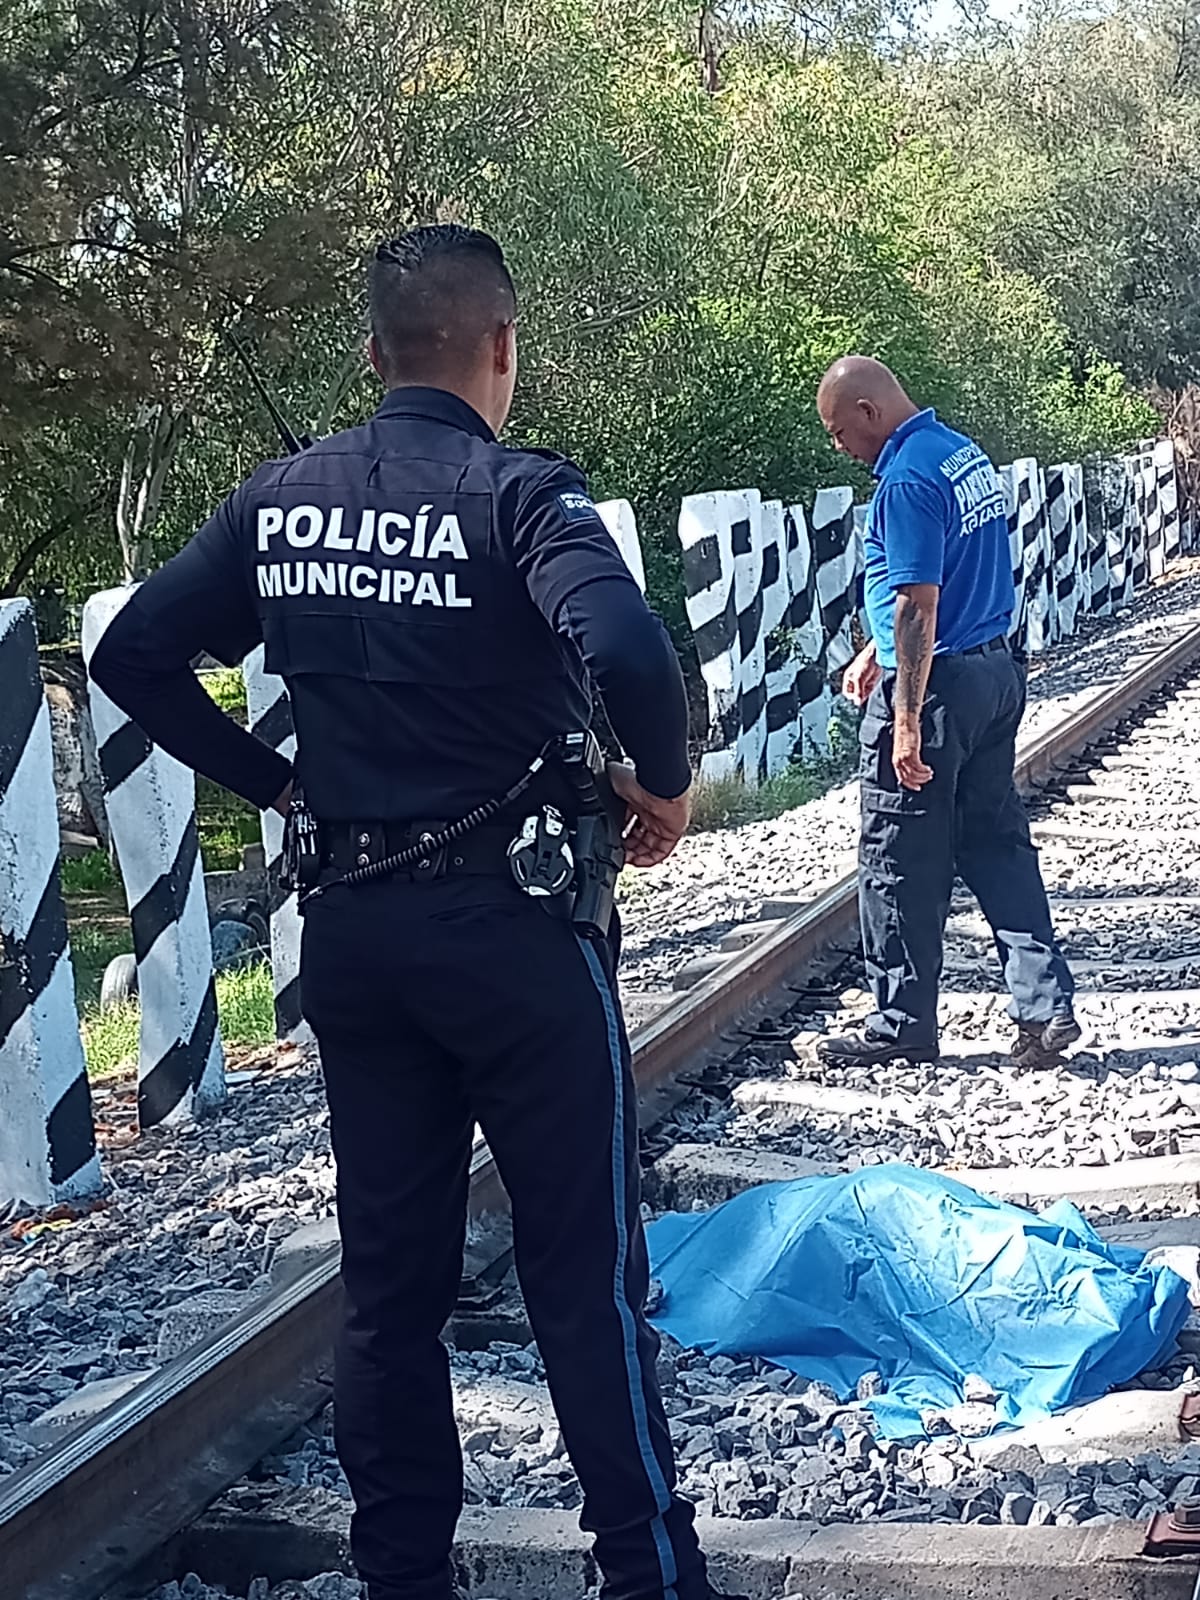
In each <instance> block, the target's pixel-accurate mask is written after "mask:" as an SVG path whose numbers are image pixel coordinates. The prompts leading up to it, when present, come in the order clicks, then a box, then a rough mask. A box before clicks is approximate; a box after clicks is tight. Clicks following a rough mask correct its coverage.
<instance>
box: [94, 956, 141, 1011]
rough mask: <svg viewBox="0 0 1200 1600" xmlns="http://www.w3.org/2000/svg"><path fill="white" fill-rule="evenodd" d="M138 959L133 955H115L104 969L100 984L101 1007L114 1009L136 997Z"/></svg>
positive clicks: (106, 1009) (102, 1008) (102, 1009)
mask: <svg viewBox="0 0 1200 1600" xmlns="http://www.w3.org/2000/svg"><path fill="white" fill-rule="evenodd" d="M137 992H138V972H137V961H136V960H135V958H134V957H133V956H132V955H123V956H114V957H113V958H112V960H111V961H110V962H109V963H108V965H107V966H106V967H105V969H104V977H103V980H102V981H101V984H100V1009H101V1011H112V1010H114V1009H115V1008H116V1007H117V1006H123V1005H124V1004H125V1003H126V1002H127V1001H129V1000H132V999H134V998H135V997H136V995H137Z"/></svg>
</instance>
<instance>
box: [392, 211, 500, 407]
mask: <svg viewBox="0 0 1200 1600" xmlns="http://www.w3.org/2000/svg"><path fill="white" fill-rule="evenodd" d="M368 293H369V300H370V310H371V332H372V333H373V334H374V335H375V342H376V345H377V346H378V349H379V355H380V359H381V361H382V363H383V367H384V370H385V373H386V376H387V377H388V378H392V379H398V380H400V379H406V380H408V381H410V382H411V381H413V380H417V381H419V380H420V379H422V378H433V377H439V376H445V375H448V374H454V373H458V372H461V371H462V370H463V369H465V368H467V367H469V366H470V365H471V364H472V362H474V361H475V360H476V359H477V358H478V355H479V348H480V346H481V344H482V343H483V341H484V340H485V339H486V338H487V337H488V336H489V335H490V334H493V333H495V332H496V331H497V330H498V329H499V328H502V327H503V326H504V324H505V323H506V322H511V321H512V319H513V317H514V316H515V315H516V310H517V295H516V290H515V289H514V288H513V281H512V278H511V276H510V274H509V271H508V267H507V266H506V265H505V262H504V252H503V251H502V250H501V248H500V246H499V245H498V244H497V243H496V241H495V239H493V238H492V237H491V235H490V234H486V233H481V232H480V230H479V229H478V228H462V227H459V226H458V225H457V224H452V223H443V224H439V225H438V226H430V227H423V228H410V229H409V230H408V232H407V233H402V234H400V235H399V236H398V237H397V238H395V239H385V240H384V241H383V242H382V243H381V244H380V245H379V246H378V247H377V248H376V251H375V257H374V260H373V261H372V262H371V265H370V270H369V273H368Z"/></svg>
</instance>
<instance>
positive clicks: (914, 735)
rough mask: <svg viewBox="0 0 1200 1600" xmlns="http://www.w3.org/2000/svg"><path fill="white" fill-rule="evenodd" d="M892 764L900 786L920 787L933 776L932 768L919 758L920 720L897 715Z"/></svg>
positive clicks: (908, 787)
mask: <svg viewBox="0 0 1200 1600" xmlns="http://www.w3.org/2000/svg"><path fill="white" fill-rule="evenodd" d="M892 766H893V767H894V768H895V771H896V776H897V778H898V779H899V780H900V783H901V786H902V787H903V788H905V789H920V788H922V787H923V786H924V785H925V784H927V783H928V782H929V780H930V778H932V777H933V768H932V767H928V766H926V765H925V763H924V761H922V760H921V721H920V718H919V717H914V718H913V719H912V720H911V721H909V720H907V719H904V720H902V719H901V718H899V717H897V719H896V731H895V733H894V734H893V735H892Z"/></svg>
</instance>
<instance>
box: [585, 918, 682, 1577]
mask: <svg viewBox="0 0 1200 1600" xmlns="http://www.w3.org/2000/svg"><path fill="white" fill-rule="evenodd" d="M579 948H580V949H581V950H582V951H583V957H584V960H585V961H586V962H587V965H588V971H589V972H590V974H591V977H592V982H593V983H594V984H595V985H596V991H597V993H598V994H599V996H600V1003H601V1005H602V1006H603V1007H604V1022H605V1027H606V1029H607V1033H608V1052H609V1058H610V1060H611V1062H612V1069H613V1222H614V1225H615V1227H616V1234H617V1260H616V1267H615V1269H614V1272H613V1299H614V1301H615V1303H616V1308H617V1313H618V1315H619V1317H620V1319H621V1335H622V1344H623V1348H624V1353H625V1370H626V1373H627V1374H628V1378H629V1400H630V1405H631V1407H632V1410H633V1422H634V1429H635V1432H636V1434H637V1442H638V1452H639V1454H640V1456H641V1460H642V1466H643V1467H644V1468H645V1472H646V1476H647V1478H648V1479H649V1482H650V1488H651V1490H652V1492H653V1494H654V1503H655V1504H656V1505H657V1507H658V1510H659V1515H658V1516H657V1517H655V1518H654V1520H653V1522H652V1523H651V1524H650V1531H651V1535H652V1536H653V1539H654V1546H655V1549H656V1550H657V1552H658V1560H659V1567H660V1569H661V1572H662V1581H663V1600H677V1596H676V1591H675V1587H674V1585H675V1580H676V1577H677V1569H676V1564H675V1552H674V1550H673V1549H672V1547H671V1540H670V1536H669V1535H668V1533H667V1525H666V1523H665V1522H664V1520H663V1516H662V1513H664V1512H665V1511H666V1510H667V1508H668V1507H669V1506H670V1504H671V1493H670V1490H669V1489H668V1488H667V1481H666V1478H665V1477H664V1476H663V1470H662V1467H661V1466H660V1465H659V1461H658V1457H657V1456H656V1455H655V1454H654V1446H653V1444H652V1443H651V1440H650V1425H649V1420H648V1418H647V1415H646V1392H645V1388H644V1380H643V1377H642V1368H641V1363H640V1362H639V1360H638V1355H637V1323H636V1320H635V1318H634V1314H633V1307H632V1306H631V1305H630V1304H629V1299H628V1296H627V1294H626V1290H625V1266H626V1261H627V1259H628V1254H629V1218H628V1216H627V1214H626V1201H625V1180H626V1176H627V1174H626V1170H625V1136H624V1127H625V1075H624V1071H623V1069H622V1065H621V1033H620V1025H619V1023H618V1020H617V1012H616V1007H615V1006H614V1005H613V997H612V991H611V989H610V988H609V985H608V978H607V976H606V975H605V972H604V968H603V966H602V965H601V963H600V958H599V956H598V955H597V954H596V951H595V949H594V948H593V946H592V945H591V944H589V943H588V941H587V940H585V939H580V940H579Z"/></svg>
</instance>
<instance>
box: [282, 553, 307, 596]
mask: <svg viewBox="0 0 1200 1600" xmlns="http://www.w3.org/2000/svg"><path fill="white" fill-rule="evenodd" d="M283 592H284V594H303V593H304V563H303V562H302V561H285V562H284V563H283Z"/></svg>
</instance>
